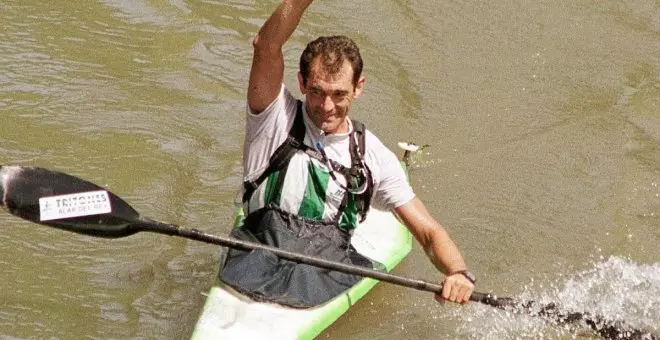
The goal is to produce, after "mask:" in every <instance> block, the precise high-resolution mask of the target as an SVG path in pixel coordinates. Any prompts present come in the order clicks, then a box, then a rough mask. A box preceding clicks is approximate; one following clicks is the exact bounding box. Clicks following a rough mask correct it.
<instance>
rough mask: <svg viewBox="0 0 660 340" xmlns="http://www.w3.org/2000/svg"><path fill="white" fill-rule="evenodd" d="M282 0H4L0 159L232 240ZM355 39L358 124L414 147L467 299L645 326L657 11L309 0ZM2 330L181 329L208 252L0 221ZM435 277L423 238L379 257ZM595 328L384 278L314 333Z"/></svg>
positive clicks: (656, 132) (492, 335) (651, 238)
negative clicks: (251, 119)
mask: <svg viewBox="0 0 660 340" xmlns="http://www.w3.org/2000/svg"><path fill="white" fill-rule="evenodd" d="M277 3H278V2H277V1H249V0H240V1H239V0H205V1H196V0H195V1H187V0H169V1H167V0H134V1H131V0H99V1H85V2H77V1H62V0H56V1H19V0H4V1H2V2H0V164H20V165H30V166H40V167H46V168H50V169H54V170H59V171H63V172H66V173H70V174H73V175H76V176H79V177H82V178H84V179H87V180H89V181H92V182H94V183H97V184H99V185H102V186H107V188H108V189H110V190H112V191H113V192H114V193H116V194H118V195H119V196H121V197H122V198H124V199H125V200H126V201H128V202H129V203H130V204H131V205H133V206H134V207H135V208H136V209H137V210H138V211H140V212H141V213H142V214H143V215H145V216H148V217H151V218H154V219H157V220H163V221H168V222H171V223H176V224H180V225H182V226H186V227H195V228H198V229H201V230H203V231H205V232H208V233H212V234H225V233H227V231H228V230H229V228H230V226H231V224H232V221H233V213H234V210H235V208H234V205H233V197H234V193H235V189H236V188H237V187H238V185H239V183H240V182H241V178H242V177H241V176H242V174H241V171H242V167H241V153H242V139H243V133H244V131H243V129H244V117H243V116H244V105H245V104H244V97H245V88H246V84H247V74H248V69H249V65H250V61H251V44H250V41H251V38H252V37H253V36H254V35H255V33H256V32H257V31H258V29H259V26H260V25H261V24H262V23H263V21H264V20H265V19H266V18H267V17H268V15H269V14H270V12H271V11H272V10H273V9H274V8H275V6H276V5H277ZM329 34H346V35H349V36H351V37H352V38H353V39H355V40H356V41H357V43H358V44H359V45H360V47H361V50H362V54H363V57H364V59H365V72H366V77H367V87H366V91H365V93H364V96H363V97H361V98H360V99H359V100H358V101H357V102H356V103H355V105H354V107H353V111H352V113H351V114H352V116H353V117H356V118H358V119H360V120H362V121H363V122H365V123H366V125H367V126H368V127H369V128H370V129H371V130H372V131H374V132H375V133H376V134H377V135H379V136H380V137H381V139H382V140H383V142H384V143H385V144H386V145H388V146H389V147H391V148H393V149H394V148H396V143H397V142H398V141H414V142H417V143H419V144H429V145H430V146H429V147H428V148H426V149H424V152H423V154H422V155H421V156H422V157H418V158H417V159H416V161H415V165H414V166H413V168H412V171H411V178H412V183H413V186H414V188H415V190H416V192H417V194H418V196H419V197H420V198H421V199H422V200H423V201H424V202H425V203H426V205H427V207H428V208H429V210H430V211H431V212H432V214H433V215H434V216H436V218H437V219H438V220H439V221H440V222H441V223H443V225H444V226H445V227H446V228H447V229H448V230H449V231H450V233H451V234H452V236H453V238H454V239H455V241H456V242H457V243H458V244H459V246H460V248H461V250H462V252H463V255H464V256H465V257H466V259H467V261H468V262H469V265H470V267H471V269H472V270H473V271H474V272H475V273H476V274H477V275H478V277H479V282H478V286H477V288H478V290H479V291H487V292H494V293H497V294H499V295H503V296H515V297H519V298H522V299H529V300H536V301H541V302H553V301H554V302H558V303H560V305H561V306H562V308H565V309H566V310H572V311H589V312H593V313H599V314H602V315H604V316H606V317H609V318H612V319H622V320H625V321H626V322H628V323H630V324H632V325H634V326H637V327H641V328H646V329H649V330H652V331H655V332H656V334H657V333H660V326H659V324H660V249H659V248H660V247H659V244H660V2H658V1H657V0H621V1H613V0H605V1H593V0H579V1H575V0H554V1H547V0H542V1H514V0H503V1H494V2H486V3H484V2H481V1H454V0H451V1H428V0H410V1H404V0H388V1H384V0H365V1H347V0H339V1H317V2H316V3H314V4H312V6H311V7H310V9H309V11H308V12H307V13H306V15H305V17H304V19H303V22H302V24H301V25H300V27H299V29H298V30H297V31H296V33H295V34H294V36H293V37H292V38H291V40H290V42H289V43H288V44H287V45H286V47H285V58H286V64H287V67H288V72H287V75H286V79H285V82H286V83H287V84H288V85H289V87H290V88H291V89H292V90H294V92H295V93H297V94H298V92H297V87H296V83H295V73H296V65H297V59H298V57H299V55H300V53H301V51H302V49H303V48H304V45H305V44H306V42H308V41H309V40H311V39H313V38H314V37H316V36H318V35H329ZM0 226H1V227H0V228H1V230H2V232H1V233H0V282H2V286H3V289H2V291H0V338H3V339H25V338H30V339H45V338H48V339H74V338H79V339H82V338H87V339H109V338H113V339H128V338H133V339H186V338H188V337H189V335H190V333H191V331H192V328H193V327H194V323H195V320H196V318H197V315H198V313H199V311H200V310H201V308H202V305H203V302H204V293H205V292H206V291H207V289H208V288H209V287H210V285H211V284H212V283H213V280H214V278H215V275H216V273H217V265H218V258H219V253H220V249H218V248H217V247H214V246H210V245H205V244H201V243H198V242H194V241H187V240H184V239H180V238H169V237H166V236H162V235H157V234H148V233H140V234H137V235H134V236H131V237H127V238H122V239H116V240H106V239H98V238H91V237H87V236H81V235H77V234H72V233H68V232H64V231H60V230H56V229H52V228H48V227H43V226H38V225H35V224H30V223H28V222H25V221H22V220H19V219H17V218H15V217H13V216H11V215H9V214H7V213H3V214H1V215H0ZM395 273H396V274H398V275H404V276H409V277H415V278H423V279H427V280H440V279H441V277H440V276H439V275H438V274H437V272H436V271H435V270H434V269H433V268H432V266H431V265H430V264H429V262H428V260H427V259H426V257H425V256H424V254H423V252H422V251H421V250H420V248H419V247H418V246H417V245H416V246H415V247H414V250H413V253H412V254H411V255H410V256H409V257H408V258H407V259H406V260H405V261H404V262H403V263H402V264H401V265H400V266H399V267H398V268H397V269H396V270H395ZM573 336H578V337H587V338H588V337H589V336H590V335H589V334H588V333H585V332H584V328H580V327H577V328H567V327H560V326H555V325H551V324H548V323H545V322H542V321H539V320H536V319H533V318H530V317H524V316H516V315H511V314H508V313H505V312H502V311H497V310H494V309H492V308H489V307H486V306H482V305H477V304H470V305H468V306H465V307H459V306H453V305H444V306H443V305H439V304H437V303H435V302H434V300H433V299H432V296H430V294H428V293H422V292H418V291H414V290H411V289H406V288H402V287H396V286H391V285H387V284H381V285H379V286H378V287H377V288H376V289H375V290H373V291H372V292H371V293H370V294H369V295H367V297H365V298H364V299H363V300H362V301H360V302H359V303H358V304H357V306H356V307H355V308H354V309H353V310H351V311H350V312H349V314H347V315H346V316H345V317H343V318H341V319H340V320H339V321H338V322H337V323H336V324H334V325H333V326H332V327H331V328H329V329H328V330H327V331H326V332H325V333H323V334H322V335H321V336H320V337H319V338H321V339H335V338H342V339H343V338H346V339H401V338H411V339H412V338H420V339H438V338H458V339H554V338H571V337H573Z"/></svg>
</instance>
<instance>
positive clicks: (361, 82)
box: [353, 76, 367, 99]
mask: <svg viewBox="0 0 660 340" xmlns="http://www.w3.org/2000/svg"><path fill="white" fill-rule="evenodd" d="M366 81H367V80H366V79H365V78H364V76H360V79H359V80H358V82H357V85H355V94H353V99H357V97H359V96H360V95H361V94H362V91H364V83H365V82H366Z"/></svg>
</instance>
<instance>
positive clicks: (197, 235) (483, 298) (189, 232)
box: [132, 218, 492, 303]
mask: <svg viewBox="0 0 660 340" xmlns="http://www.w3.org/2000/svg"><path fill="white" fill-rule="evenodd" d="M132 226H133V227H138V228H140V229H141V230H143V231H149V232H154V233H159V234H166V235H170V236H180V237H183V238H187V239H191V240H195V241H201V242H205V243H210V244H215V245H220V246H224V247H228V248H233V249H240V250H246V251H252V250H266V251H269V252H272V253H273V254H275V255H277V256H278V257H280V258H282V259H285V260H289V261H293V262H297V263H302V264H307V265H312V266H315V267H321V268H325V269H328V270H334V271H338V272H342V273H346V274H353V275H359V276H363V277H369V278H372V279H376V280H378V281H383V282H388V283H391V284H395V285H399V286H404V287H409V288H414V289H417V290H422V291H427V292H433V293H441V292H442V285H441V284H437V283H431V282H427V281H423V280H417V279H410V278H406V277H401V276H396V275H392V274H390V273H387V272H382V271H377V270H374V269H369V268H366V267H360V266H356V265H350V264H346V263H341V262H335V261H329V260H325V259H322V258H318V257H312V256H307V255H304V254H299V253H292V252H289V251H286V250H282V249H280V248H276V247H271V246H266V245H262V244H259V243H253V242H246V241H242V240H238V239H234V238H229V237H222V236H217V235H211V234H207V233H204V232H202V231H200V230H197V229H187V228H182V227H180V226H178V225H175V224H168V223H163V222H158V221H154V220H150V219H146V218H140V220H139V222H138V223H136V224H132ZM491 299H492V296H491V295H490V294H485V293H479V292H473V293H472V295H471V296H470V301H474V302H482V303H487V302H488V301H489V300H491Z"/></svg>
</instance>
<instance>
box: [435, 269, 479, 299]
mask: <svg viewBox="0 0 660 340" xmlns="http://www.w3.org/2000/svg"><path fill="white" fill-rule="evenodd" d="M473 291H474V284H472V282H470V280H468V279H467V278H466V277H465V276H464V275H463V274H460V273H456V274H453V275H450V276H447V277H445V280H444V281H443V282H442V294H438V293H436V294H435V299H436V300H438V302H440V303H444V302H445V301H450V302H456V303H460V304H465V303H467V302H468V301H470V295H472V292H473Z"/></svg>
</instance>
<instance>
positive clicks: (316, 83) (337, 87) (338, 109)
mask: <svg viewBox="0 0 660 340" xmlns="http://www.w3.org/2000/svg"><path fill="white" fill-rule="evenodd" d="M298 83H299V86H300V92H302V93H303V94H304V95H305V98H306V109H307V113H308V115H309V118H310V119H311V120H312V122H314V124H315V125H316V126H317V127H318V128H319V129H321V130H323V132H325V133H328V134H332V133H343V132H348V121H347V117H348V111H349V109H350V107H351V103H352V102H353V100H354V99H356V98H357V97H359V96H360V94H361V93H362V90H363V88H364V77H360V80H359V81H358V83H357V85H356V86H354V85H353V67H352V66H351V64H350V63H349V62H348V61H346V60H345V61H344V63H343V65H342V66H341V68H340V69H339V71H338V72H335V73H329V72H328V71H327V70H326V69H325V68H324V67H323V65H322V63H321V61H320V57H317V58H315V59H314V60H313V61H312V63H311V67H310V72H309V78H308V79H307V85H305V84H304V82H303V78H302V75H301V74H300V73H299V74H298Z"/></svg>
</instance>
